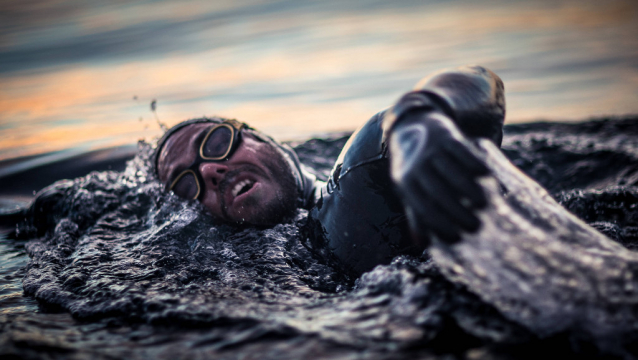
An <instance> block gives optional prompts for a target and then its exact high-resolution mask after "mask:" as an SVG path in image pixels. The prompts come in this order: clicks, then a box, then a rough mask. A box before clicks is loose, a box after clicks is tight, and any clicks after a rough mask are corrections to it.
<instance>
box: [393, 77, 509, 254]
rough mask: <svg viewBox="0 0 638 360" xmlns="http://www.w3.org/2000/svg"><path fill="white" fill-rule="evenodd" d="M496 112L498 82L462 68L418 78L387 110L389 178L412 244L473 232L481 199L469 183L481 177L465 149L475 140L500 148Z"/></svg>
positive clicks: (499, 112)
mask: <svg viewBox="0 0 638 360" xmlns="http://www.w3.org/2000/svg"><path fill="white" fill-rule="evenodd" d="M504 108H505V105H504V98H503V85H502V82H501V81H500V79H499V78H498V77H497V76H496V75H495V74H493V73H492V72H490V71H489V70H486V69H484V68H480V67H466V68H461V69H456V70H452V71H445V72H441V73H438V74H435V75H434V76H432V77H430V78H428V79H425V80H424V81H422V83H420V84H419V85H418V86H417V89H415V90H414V91H412V92H410V93H408V94H406V95H405V96H404V97H402V98H401V99H400V100H399V102H398V103H397V104H396V105H395V106H394V107H393V108H392V109H391V110H390V111H389V112H388V115H387V116H386V119H384V131H385V136H386V139H387V142H388V144H389V154H390V161H391V175H392V179H393V181H394V183H395V184H396V187H397V191H398V193H399V195H400V197H401V200H402V202H403V205H404V207H405V212H406V215H407V216H408V220H409V223H410V228H411V230H412V233H413V237H414V238H415V240H416V241H417V243H419V244H420V245H426V244H427V242H428V240H429V238H430V234H434V235H436V236H437V237H438V238H439V239H441V240H443V241H447V242H454V241H457V240H458V239H459V238H460V232H461V231H467V232H474V231H476V230H478V228H479V227H480V222H479V220H478V218H477V216H476V214H475V212H476V210H477V209H480V208H482V207H484V206H485V204H486V199H485V195H484V193H483V189H482V188H481V187H480V186H479V185H478V184H477V181H476V180H477V178H478V177H480V176H483V175H487V174H488V173H489V171H488V169H487V167H486V166H485V165H484V164H483V162H482V161H481V160H479V159H478V158H476V156H474V155H473V153H472V152H471V151H470V150H469V148H468V147H469V146H471V144H470V139H476V138H488V139H490V140H492V141H493V142H494V143H496V144H497V145H500V142H501V140H502V125H503V118H504V113H505V110H504Z"/></svg>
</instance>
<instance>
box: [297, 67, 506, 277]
mask: <svg viewBox="0 0 638 360" xmlns="http://www.w3.org/2000/svg"><path fill="white" fill-rule="evenodd" d="M499 87H500V88H499ZM415 111H417V112H421V113H430V114H431V113H436V114H442V116H445V117H447V118H450V119H452V121H454V123H455V124H456V125H457V126H458V127H459V128H460V129H461V130H462V131H463V133H464V135H465V136H467V137H469V138H474V137H488V138H491V139H492V140H493V141H494V142H495V143H497V145H500V142H501V139H502V125H503V117H504V103H503V99H502V83H501V82H500V79H498V77H497V76H496V75H494V74H493V73H491V72H489V71H487V70H485V69H483V68H476V67H475V68H463V69H461V70H459V69H457V70H454V71H451V72H447V73H442V74H438V75H435V76H434V80H430V81H428V82H427V83H426V84H425V85H421V86H418V88H417V89H415V91H413V92H411V93H408V94H406V95H405V96H404V97H403V98H402V99H400V100H399V102H398V103H397V104H396V105H395V106H394V107H393V108H391V109H389V110H386V111H382V112H380V113H378V114H376V115H374V116H373V117H372V118H371V119H370V120H368V122H367V123H366V124H364V125H363V126H362V127H361V128H360V129H359V130H358V131H356V132H355V134H353V135H352V137H351V138H350V139H349V140H348V142H347V144H346V145H345V147H344V148H343V150H342V152H341V154H340V156H339V158H338V160H337V162H336V165H335V167H334V168H333V170H332V173H331V175H330V178H329V179H328V181H327V183H326V184H325V185H324V186H322V187H321V188H320V189H318V191H316V192H315V193H316V199H315V206H314V207H313V208H312V209H311V210H310V216H309V222H308V224H309V225H308V229H309V230H310V232H311V234H310V235H309V237H310V238H311V240H312V241H313V244H314V246H315V247H317V248H327V249H328V250H330V252H331V253H332V254H333V255H334V256H335V257H336V258H337V259H338V260H340V262H341V263H342V264H343V265H344V267H345V268H346V269H347V270H350V271H351V272H353V273H355V274H361V273H363V272H365V271H369V270H371V269H372V268H374V267H375V266H376V265H379V264H387V263H389V262H390V261H391V260H392V259H393V258H394V257H395V256H397V255H401V254H409V255H417V256H418V255H420V254H422V252H423V250H424V249H425V247H426V246H424V244H419V245H416V243H415V242H414V241H412V237H411V235H410V226H409V223H408V217H407V216H406V212H405V207H404V204H403V202H402V200H401V199H402V197H401V196H400V194H399V193H398V191H397V186H396V184H395V182H393V179H392V177H391V174H390V157H391V153H390V149H389V146H388V138H389V133H390V132H391V131H392V129H393V128H394V127H395V126H396V125H397V123H399V122H400V121H401V119H402V118H404V117H405V116H404V115H405V114H408V113H411V112H412V113H413V112H415ZM408 196H409V195H408Z"/></svg>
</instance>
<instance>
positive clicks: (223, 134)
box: [202, 127, 233, 158]
mask: <svg viewBox="0 0 638 360" xmlns="http://www.w3.org/2000/svg"><path fill="white" fill-rule="evenodd" d="M232 136H233V133H232V132H231V131H230V129H228V128H227V127H218V128H217V129H215V130H214V131H213V132H212V133H211V134H210V136H208V139H206V143H205V144H204V148H203V149H202V154H203V155H204V157H207V158H219V157H222V156H224V154H226V152H227V151H228V148H229V147H230V141H231V139H232Z"/></svg>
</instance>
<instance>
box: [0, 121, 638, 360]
mask: <svg viewBox="0 0 638 360" xmlns="http://www.w3.org/2000/svg"><path fill="white" fill-rule="evenodd" d="M345 140H346V137H339V136H337V137H334V138H327V139H323V140H320V139H315V140H311V141H308V142H303V143H299V144H296V145H297V146H296V149H297V151H298V153H299V155H300V158H301V159H302V161H304V163H306V164H307V165H309V166H310V167H311V168H312V169H314V171H315V172H316V173H317V174H318V175H319V177H325V176H326V174H327V172H328V171H329V169H330V167H331V165H332V162H333V161H334V158H335V157H336V156H337V154H338V152H339V150H340V149H341V147H342V146H343V144H344V142H345ZM636 144H638V119H636V118H628V119H621V120H610V121H595V122H588V123H583V124H574V125H568V124H543V123H536V124H527V125H514V126H508V127H507V128H506V137H505V140H504V145H503V148H504V152H505V154H506V155H507V156H508V157H509V158H510V159H512V161H513V162H514V163H515V164H516V165H517V166H519V167H520V168H521V169H523V170H524V171H526V172H527V173H528V174H530V175H531V176H532V177H534V178H536V179H537V180H538V181H540V182H541V183H542V184H543V185H544V186H546V187H547V188H548V189H549V191H550V192H551V193H552V194H554V195H553V196H554V197H555V198H556V199H558V200H560V201H561V202H562V203H563V204H564V205H565V206H567V207H568V208H569V209H570V210H572V211H573V212H574V213H575V214H576V215H578V216H579V217H581V218H582V219H584V220H586V221H587V222H589V223H590V224H591V225H592V226H594V227H595V228H596V229H598V230H599V231H602V232H603V233H604V234H606V235H607V236H609V237H610V238H611V239H613V240H616V241H617V242H619V243H621V244H624V245H625V246H626V247H627V248H629V249H633V248H635V244H636V241H637V240H638V147H637V146H636ZM148 151H149V148H148V146H146V145H143V144H142V145H141V147H140V151H139V154H138V156H137V157H136V158H135V159H134V160H133V161H131V162H130V163H129V164H128V166H127V168H126V170H125V171H123V172H113V171H106V172H93V173H91V174H89V175H87V176H84V177H81V178H78V179H75V180H73V181H61V182H58V183H56V184H55V185H54V186H52V187H49V188H48V189H46V190H44V191H43V192H42V193H40V194H39V195H38V197H37V200H36V202H35V203H34V204H33V205H32V207H31V209H30V213H29V215H28V217H27V218H28V219H30V220H29V221H27V222H24V223H22V224H21V225H20V226H19V227H18V228H17V229H18V232H17V234H16V235H17V237H18V238H19V239H30V240H28V241H27V240H7V239H6V238H4V237H3V238H2V242H1V243H0V246H1V248H0V249H1V251H2V253H1V256H2V266H3V267H2V268H1V269H0V270H1V271H2V273H1V275H2V276H1V277H0V278H1V279H2V280H0V281H2V288H1V289H2V294H1V296H2V297H0V306H2V308H1V310H0V311H1V313H0V329H1V332H0V355H14V356H19V357H21V358H40V357H42V356H44V355H45V354H46V355H47V356H49V357H50V358H84V357H88V356H91V357H94V358H113V357H115V358H123V357H126V358H149V357H151V358H165V359H173V358H184V359H186V358H189V359H190V358H206V357H212V356H214V357H215V358H229V359H230V358H246V359H251V358H255V359H269V358H272V359H274V358H277V359H279V358H311V357H312V358H361V359H367V358H370V359H385V358H405V357H415V358H442V357H445V356H450V355H453V356H460V357H467V358H493V357H494V356H504V357H505V358H520V357H523V356H526V357H538V356H549V355H550V354H551V355H563V356H568V355H570V354H571V355H574V354H578V355H579V356H585V355H587V356H595V355H596V354H600V352H601V351H602V352H604V353H607V354H612V355H616V356H621V357H622V356H635V355H636V352H635V351H636V349H635V347H634V345H632V344H634V340H635V339H636V338H637V337H636V333H635V330H632V329H631V326H630V328H627V327H618V328H617V329H616V330H614V329H612V330H613V331H612V332H611V333H613V334H615V338H616V339H618V340H617V341H615V342H609V341H608V338H606V337H605V336H607V335H609V334H610V332H607V333H604V334H603V335H600V336H599V335H596V334H602V333H601V331H602V330H600V329H597V328H595V326H594V325H595V324H596V323H595V322H587V321H584V320H583V322H581V323H578V322H576V323H572V324H571V325H570V324H569V323H568V324H567V325H566V324H565V321H562V322H557V324H555V325H553V324H549V328H547V327H545V328H543V331H542V332H540V331H538V327H537V326H536V325H537V323H534V322H533V321H534V320H533V319H534V318H533V317H532V318H531V319H532V323H531V324H530V323H529V321H528V320H526V319H525V318H524V317H523V318H516V315H515V316H512V315H511V314H509V313H508V310H507V308H504V307H503V306H502V303H500V302H499V301H491V300H490V298H489V296H487V297H486V296H485V294H483V293H481V292H480V290H481V288H480V287H473V285H472V284H469V285H467V284H465V283H464V282H463V281H462V279H460V280H459V279H458V277H455V276H452V275H450V274H449V273H448V272H447V270H445V266H444V267H443V270H444V271H443V272H442V270H441V268H440V267H439V265H437V263H435V262H434V261H432V260H431V259H430V258H429V256H428V255H427V254H425V255H423V256H422V257H420V258H410V257H398V258H396V259H395V260H394V261H393V262H392V264H390V265H385V266H378V267H377V268H375V269H374V270H372V271H370V272H368V273H366V274H364V275H362V276H361V277H360V278H359V279H352V278H348V277H346V276H344V275H343V274H342V273H341V272H340V271H338V270H337V268H336V267H335V266H333V265H334V264H332V263H330V261H329V260H328V259H326V258H324V257H323V256H322V254H321V251H320V249H313V248H312V246H311V245H310V243H309V242H308V241H307V239H306V238H305V237H304V236H303V226H304V223H305V220H306V216H307V213H306V212H305V211H299V212H298V213H297V214H296V216H295V218H293V219H290V220H289V221H287V222H286V223H283V224H280V225H277V226H275V227H273V228H269V229H255V228H247V229H238V228H234V227H232V226H228V225H219V224H216V223H215V222H214V221H213V220H211V219H210V218H209V217H208V216H206V215H205V213H204V212H203V211H202V207H201V206H200V205H199V204H197V203H193V202H190V203H189V202H184V201H182V200H180V199H178V198H176V197H175V196H173V195H170V194H167V193H165V192H163V191H162V190H161V186H160V185H159V184H158V183H157V182H155V181H154V180H153V179H152V176H150V175H149V174H148V173H147V171H148V164H147V157H148ZM517 211H518V210H517ZM548 231H549V230H548ZM514 243H515V242H514ZM611 248H613V246H611ZM618 249H620V248H618ZM618 249H617V250H618ZM579 251H580V250H579ZM623 251H626V250H623ZM618 252H619V253H622V251H619V250H618ZM627 254H628V255H626V257H627V259H629V258H633V257H634V255H631V254H629V253H627ZM632 254H633V253H632ZM27 255H28V258H27ZM623 256H625V255H623ZM439 258H441V257H440V256H439ZM547 259H548V261H549V260H551V258H547ZM442 264H443V265H445V264H444V263H442ZM505 273H507V271H505ZM603 273H604V271H603V272H601V274H603ZM512 274H514V273H512ZM583 274H584V275H583V276H589V275H587V273H586V272H584V273H583ZM547 276H548V279H552V278H553V274H547ZM541 277H542V276H541ZM21 280H22V282H21ZM590 280H591V281H597V280H596V279H595V276H594V275H592V277H591V278H590ZM602 285H605V284H604V283H603V284H602ZM611 285H613V284H610V286H611ZM21 288H23V289H24V293H25V294H26V295H27V297H23V296H22V294H21ZM612 288H613V286H611V287H609V289H612ZM601 289H603V288H601ZM627 291H629V290H627ZM494 294H495V296H498V292H494ZM567 294H568V295H566V296H567V298H569V293H567ZM627 294H630V295H631V292H630V291H629V292H628V293H627ZM546 296H547V295H545V294H543V293H542V292H535V293H531V294H529V296H528V298H527V301H529V302H530V303H532V304H533V303H534V302H537V303H541V302H542V301H541V299H546V300H547V301H549V300H550V298H549V297H546ZM623 296H625V295H621V294H618V297H617V299H618V300H617V301H618V304H620V305H618V306H619V307H618V309H621V308H623V307H622V306H625V305H622V304H626V303H629V304H631V303H632V302H631V300H627V299H626V298H625V297H623ZM627 296H629V295H627ZM567 298H566V299H567ZM34 299H36V300H37V303H36V300H34ZM605 299H607V300H608V299H612V300H613V298H601V300H600V304H604V303H605V301H606V300H605ZM497 300H498V299H497ZM603 300H605V301H603ZM569 301H571V300H569ZM569 301H567V302H566V303H567V304H569ZM592 304H593V305H591V306H594V309H598V308H597V307H596V306H598V304H599V303H598V302H596V301H594V303H592ZM621 305H622V306H621ZM596 311H598V310H596ZM601 311H602V314H603V315H602V316H603V320H605V319H608V318H609V317H610V316H612V315H610V313H609V311H612V312H613V311H614V310H613V308H610V309H608V310H604V309H603V310H601ZM574 313H575V314H576V315H578V312H574ZM605 314H606V315H605ZM632 316H633V315H630V316H628V317H627V316H626V317H625V320H626V321H631V319H633V317H632ZM583 319H584V317H583ZM588 321H589V320H588ZM626 321H625V322H626ZM618 324H620V323H618ZM633 324H636V322H634V323H633ZM545 325H547V324H545ZM618 326H620V325H618ZM623 326H624V325H623ZM633 326H634V327H635V325H633ZM614 331H615V332H614ZM597 336H599V337H597ZM632 354H633V355H632Z"/></svg>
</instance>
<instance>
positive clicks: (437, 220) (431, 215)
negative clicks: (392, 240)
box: [406, 189, 461, 243]
mask: <svg viewBox="0 0 638 360" xmlns="http://www.w3.org/2000/svg"><path fill="white" fill-rule="evenodd" d="M415 192H417V194H415V193H413V194H412V198H414V199H416V198H421V199H424V197H423V196H420V195H421V194H418V192H420V190H418V189H417V190H415ZM406 214H407V215H408V221H409V224H410V228H411V230H412V233H413V234H414V235H416V238H417V239H418V241H419V242H422V243H424V242H427V236H428V235H429V234H430V233H434V234H436V235H437V236H438V237H439V238H440V239H442V240H443V241H446V242H456V241H458V240H460V238H461V237H460V235H459V233H458V226H457V225H456V224H455V223H454V222H453V221H452V220H451V219H450V217H449V216H446V215H445V214H444V213H442V212H441V211H440V209H439V208H438V207H437V206H436V204H435V203H434V202H432V201H429V200H425V201H419V202H414V201H406Z"/></svg>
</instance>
